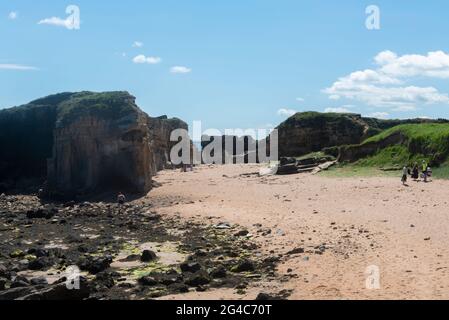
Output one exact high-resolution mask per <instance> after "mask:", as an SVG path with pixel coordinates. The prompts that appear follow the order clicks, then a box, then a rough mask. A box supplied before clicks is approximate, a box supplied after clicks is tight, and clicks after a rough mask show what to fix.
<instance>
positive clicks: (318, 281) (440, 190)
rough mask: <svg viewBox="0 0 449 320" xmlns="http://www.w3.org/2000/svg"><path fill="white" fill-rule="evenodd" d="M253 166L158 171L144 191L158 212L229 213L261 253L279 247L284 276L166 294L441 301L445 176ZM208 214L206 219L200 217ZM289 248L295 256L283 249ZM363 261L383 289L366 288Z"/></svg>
mask: <svg viewBox="0 0 449 320" xmlns="http://www.w3.org/2000/svg"><path fill="white" fill-rule="evenodd" d="M259 169H260V166H259V165H227V166H200V167H198V168H196V169H195V171H194V172H187V173H180V172H179V171H163V172H161V173H159V175H158V176H157V177H156V178H155V180H156V181H157V182H158V183H160V184H161V186H160V187H158V188H155V189H154V190H153V191H151V192H150V194H149V195H148V196H147V200H149V201H150V202H151V203H153V204H154V206H155V208H157V211H158V213H160V214H163V215H167V216H177V215H180V216H181V217H185V218H187V217H188V218H195V219H198V220H200V221H215V222H220V221H226V222H229V223H231V224H239V225H241V226H243V227H245V228H247V229H248V231H249V232H250V234H251V235H252V237H251V238H252V239H253V240H254V241H256V242H258V243H259V244H261V245H262V248H263V250H264V251H265V252H266V253H267V254H272V255H277V254H282V255H283V256H282V259H281V262H280V264H279V266H278V274H279V276H280V278H282V276H284V275H287V276H288V277H286V278H285V279H286V280H285V281H275V282H268V283H267V282H265V283H256V284H252V285H251V287H250V288H249V289H248V290H247V292H246V294H243V295H237V294H236V293H235V291H234V290H232V289H218V290H214V291H208V292H204V293H201V292H193V293H189V294H187V295H177V296H168V297H165V298H166V299H186V298H187V299H198V298H204V299H226V298H228V299H253V298H255V296H256V295H257V294H258V293H259V292H262V291H263V292H278V291H280V290H282V289H290V290H293V293H292V295H291V296H290V299H448V298H449V238H448V235H449V234H448V233H449V232H448V230H449V206H448V202H449V197H448V196H449V181H444V180H436V181H433V182H431V183H427V184H425V183H423V182H421V183H417V182H413V181H409V186H408V187H405V186H402V185H401V182H400V177H398V178H396V179H395V178H379V177H372V178H327V177H322V176H319V175H315V176H314V175H309V174H300V175H290V176H265V177H259V176H258V174H257V173H258V172H259ZM206 219H207V220H206ZM293 249H303V250H304V253H301V250H298V251H299V253H297V254H287V252H289V251H291V250H293ZM370 266H377V267H378V268H379V270H380V288H379V289H367V285H366V280H367V278H368V277H369V275H368V274H367V273H366V271H367V268H369V267H370Z"/></svg>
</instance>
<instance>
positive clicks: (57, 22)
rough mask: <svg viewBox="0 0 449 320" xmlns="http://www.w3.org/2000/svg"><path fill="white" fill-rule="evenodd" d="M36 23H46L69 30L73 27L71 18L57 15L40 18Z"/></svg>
mask: <svg viewBox="0 0 449 320" xmlns="http://www.w3.org/2000/svg"><path fill="white" fill-rule="evenodd" d="M37 24H46V25H50V26H56V27H64V28H67V29H69V30H72V29H75V27H74V21H73V19H70V18H67V19H61V18H58V17H52V18H47V19H42V20H41V21H39V22H38V23H37Z"/></svg>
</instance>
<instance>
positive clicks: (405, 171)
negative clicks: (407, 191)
mask: <svg viewBox="0 0 449 320" xmlns="http://www.w3.org/2000/svg"><path fill="white" fill-rule="evenodd" d="M407 176H408V168H407V166H405V167H404V168H403V169H402V180H401V181H402V184H403V185H405V184H406V183H407Z"/></svg>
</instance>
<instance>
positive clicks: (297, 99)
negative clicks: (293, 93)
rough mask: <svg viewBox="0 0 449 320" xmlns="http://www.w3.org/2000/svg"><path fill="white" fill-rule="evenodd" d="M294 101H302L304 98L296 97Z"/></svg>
mask: <svg viewBox="0 0 449 320" xmlns="http://www.w3.org/2000/svg"><path fill="white" fill-rule="evenodd" d="M296 101H298V102H304V101H305V99H304V98H296Z"/></svg>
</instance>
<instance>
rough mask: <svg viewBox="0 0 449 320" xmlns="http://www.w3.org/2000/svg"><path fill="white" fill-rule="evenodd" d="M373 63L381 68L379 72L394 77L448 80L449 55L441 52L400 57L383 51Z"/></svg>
mask: <svg viewBox="0 0 449 320" xmlns="http://www.w3.org/2000/svg"><path fill="white" fill-rule="evenodd" d="M375 61H376V63H377V64H378V65H379V66H381V68H380V71H381V72H383V73H384V74H388V75H390V76H394V77H417V76H418V77H431V78H442V79H448V78H449V54H446V53H445V52H443V51H434V52H429V53H428V54H427V55H418V54H407V55H403V56H400V57H398V56H397V55H396V54H395V53H394V52H391V51H383V52H381V53H379V54H378V55H377V56H376V58H375Z"/></svg>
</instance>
